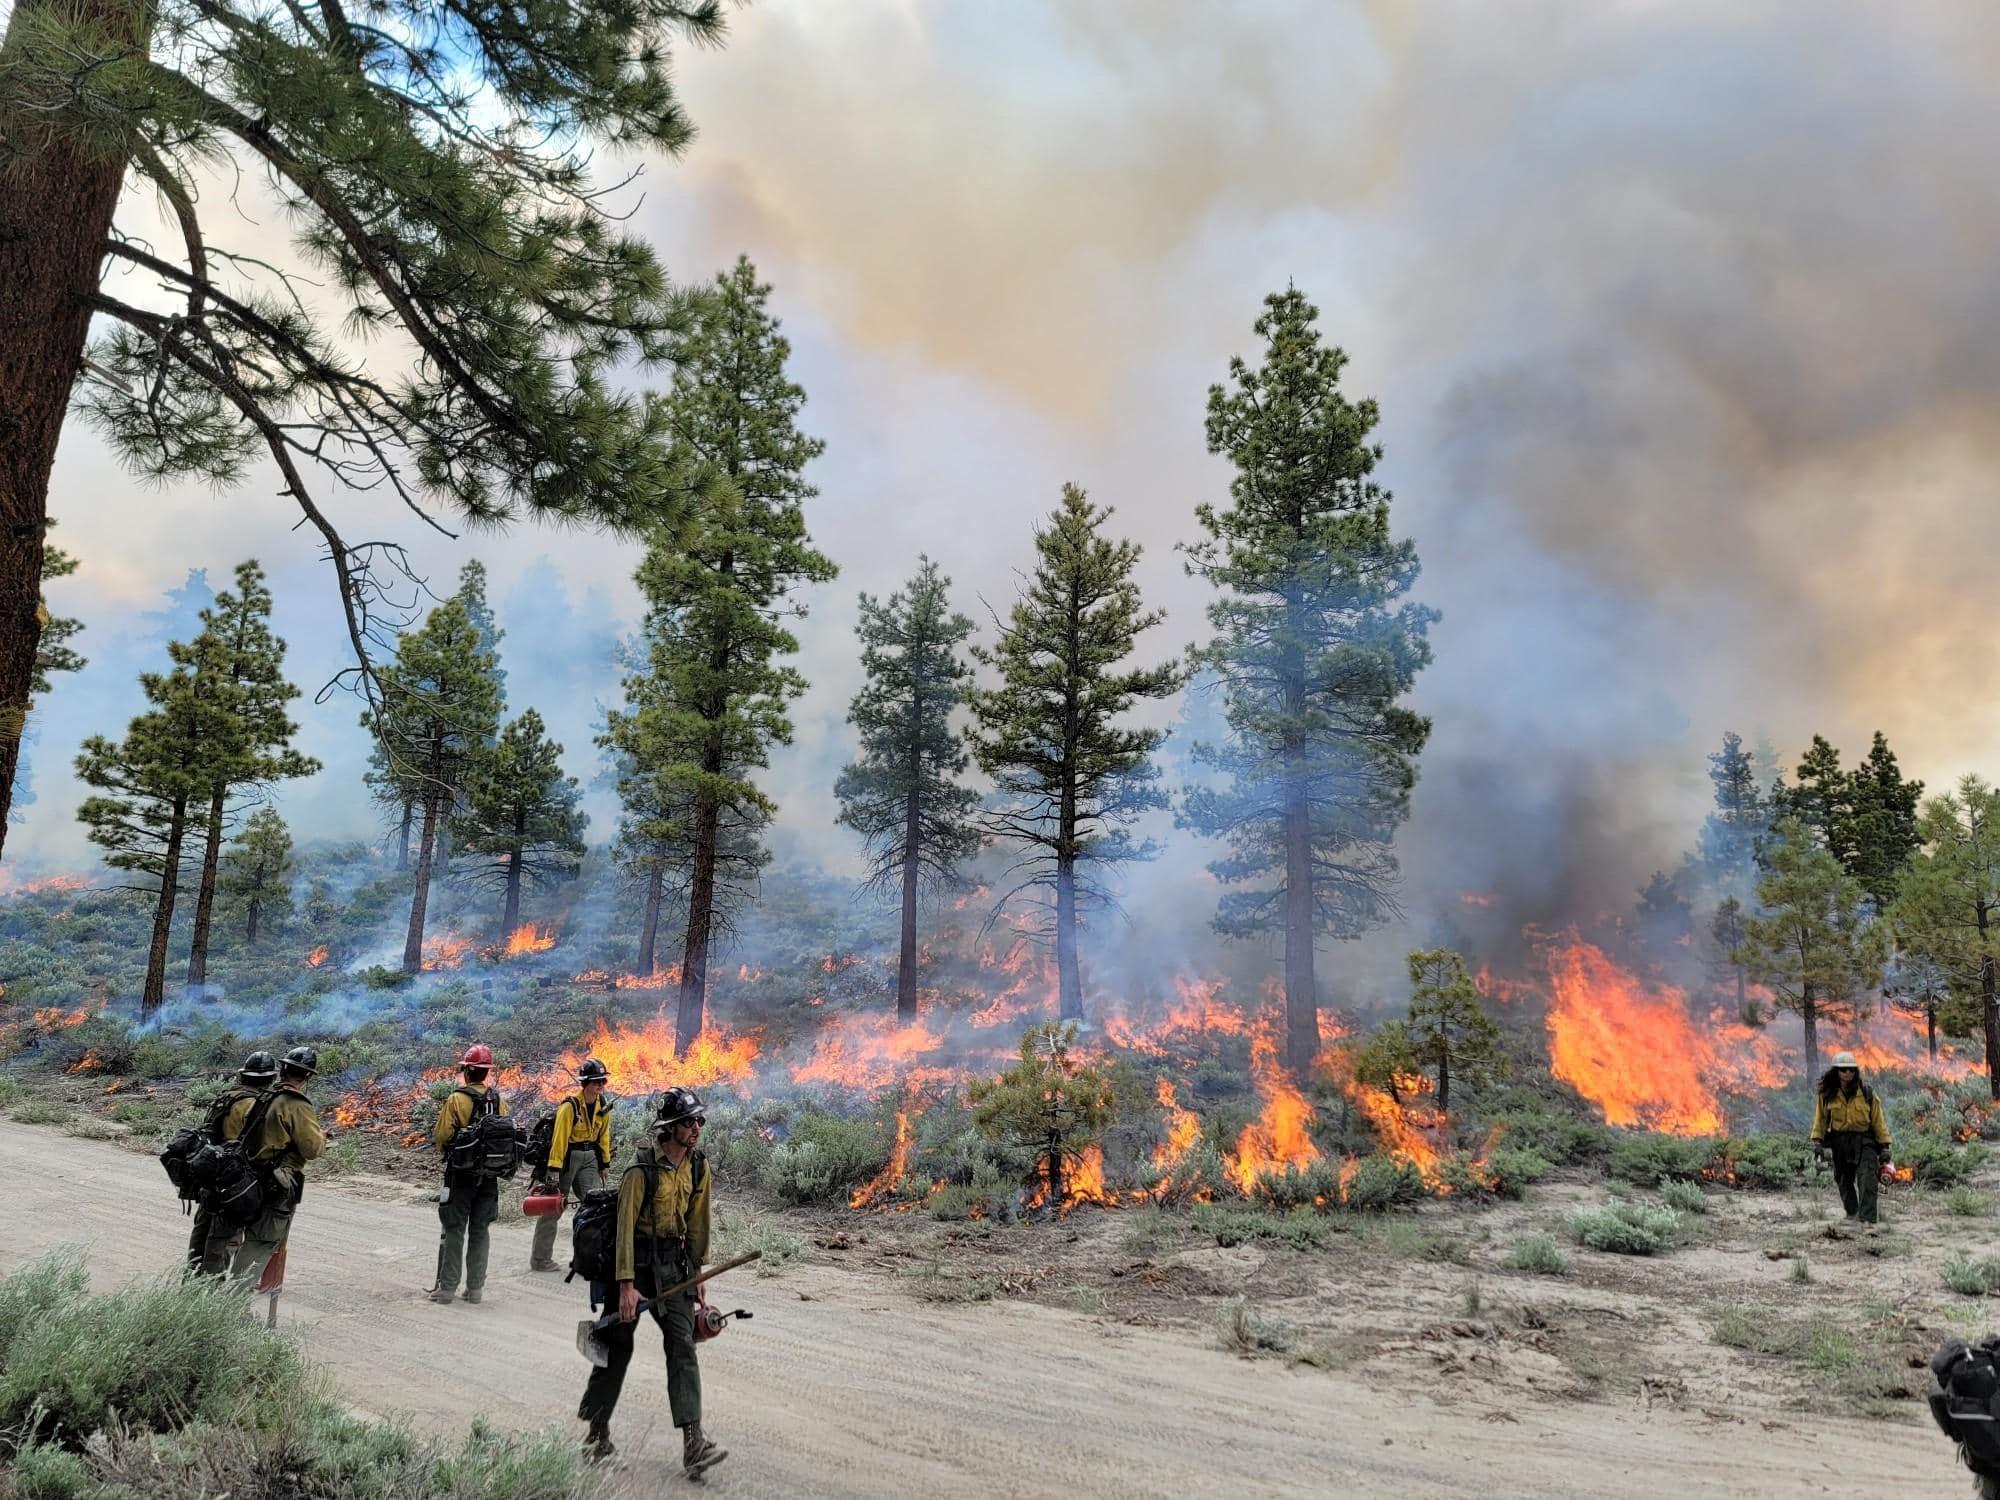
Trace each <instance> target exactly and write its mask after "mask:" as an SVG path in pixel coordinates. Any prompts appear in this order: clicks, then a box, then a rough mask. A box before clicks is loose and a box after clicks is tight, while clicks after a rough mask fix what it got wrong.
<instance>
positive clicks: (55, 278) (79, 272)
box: [0, 0, 151, 847]
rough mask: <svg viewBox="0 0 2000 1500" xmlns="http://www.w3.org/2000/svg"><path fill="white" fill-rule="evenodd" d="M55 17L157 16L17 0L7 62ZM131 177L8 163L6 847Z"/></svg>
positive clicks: (81, 159)
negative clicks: (78, 395)
mask: <svg viewBox="0 0 2000 1500" xmlns="http://www.w3.org/2000/svg"><path fill="white" fill-rule="evenodd" d="M57 11H60V12H61V13H62V14H64V15H65V16H68V17H74V18H78V19H83V20H87V21H91V22H95V23H97V24H98V25H101V26H103V27H104V28H105V29H106V30H107V31H108V32H109V33H110V34H111V35H112V36H114V37H116V38H118V39H120V40H129V41H130V42H131V43H132V44H134V45H135V46H140V45H143V44H144V43H145V41H146V40H147V32H148V28H149V26H150V16H151V12H150V10H149V9H148V8H147V7H145V6H141V5H137V4H133V3H130V0H16V3H15V5H14V7H13V14H12V16H11V18H10V19H9V21H8V24H7V34H6V37H5V38H4V39H0V57H6V56H7V54H9V53H11V52H13V51H15V50H16V49H17V48H18V47H19V46H21V45H22V41H23V38H24V37H25V36H26V35H27V34H28V33H29V31H30V30H31V29H32V28H34V27H35V26H36V25H38V24H39V23H40V22H41V20H42V19H43V18H44V17H45V16H47V15H49V14H52V13H55V12H57ZM124 178H125V164H124V162H123V161H121V160H118V159H116V158H110V159H106V158H102V157H97V156H91V155H87V154H85V153H84V152H82V151H80V150H77V149H75V148H74V147H72V146H69V145H67V144H65V143H63V142H61V141H56V142H53V143H50V144H47V145H45V146H43V147H42V148H41V149H39V150H30V151H29V152H28V153H27V154H25V155H23V156H21V157H19V158H16V159H14V160H12V161H10V162H8V163H6V164H5V165H0V847H4V846H5V843H6V838H7V818H8V812H9V809H10V808H11V807H12V804H13V799H14V774H15V772H16V770H17V769H18V767H19V765H20V759H21V736H22V733H23V732H24V731H25V729H26V727H27V717H28V695H29V689H30V687H31V685H32V683H33V681H34V675H35V652H36V650H37V649H38V648H39V647H40V645H41V637H42V624H41V619H42V617H41V597H42V537H43V533H44V531H45V530H46V528H47V525H48V499H49V472H50V470H51V469H53V468H54V466H55V460H56V444H57V441H58V439H59V438H60V437H61V435H62V422H63V414H64V413H65V412H66V411H67V410H68V408H69V394H70V387H71V386H72V385H73V384H74V383H75V381H76V377H77V372H78V371H79V370H80V369H81V368H82V365H83V349H84V343H85V340H86V337H87V336H88V333H89V328H90V309H89V307H88V306H87V305H86V304H85V301H84V299H85V298H86V297H88V296H90V295H91V294H92V293H94V292H95V291H96V290H97V285H98V271H99V267H100V265H101V263H102V261H103V257H104V242H105V239H106V236H107V235H108V234H109V233H110V229H111V216H112V213H113V211H114V210H115V209H116V208H117V206H118V190H119V186H120V184H121V183H122V182H123V181H124Z"/></svg>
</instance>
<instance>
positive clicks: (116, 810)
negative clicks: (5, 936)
mask: <svg viewBox="0 0 2000 1500" xmlns="http://www.w3.org/2000/svg"><path fill="white" fill-rule="evenodd" d="M139 682H140V686H141V688H142V689H143V691H144V692H145V695H146V700H147V702H149V703H151V704H152V705H153V706H152V707H151V708H150V709H148V710H147V711H146V712H145V713H142V714H140V715H139V716H138V717H137V718H135V719H133V720H132V722H131V724H130V725H129V726H128V727H127V729H126V731H125V737H124V738H123V739H122V740H118V741H113V740H110V739H107V738H106V737H105V736H103V735H92V736H91V737H90V738H89V739H87V740H85V741H84V742H83V748H82V750H81V752H80V753H79V754H78V756H77V758H76V770H77V775H78V776H80V777H81V778H82V779H83V780H84V782H85V783H87V784H88V785H90V786H92V787H95V788H96V789H97V792H98V794H99V795H97V796H93V797H86V798H85V799H84V801H83V803H82V805H81V806H80V807H78V808H77V817H78V818H79V819H80V820H81V821H82V822H83V823H84V824H85V825H86V826H87V827H88V829H89V838H90V841H91V842H92V843H94V844H96V845H98V846H100V847H101V848H103V849H105V850H107V851H108V853H107V854H106V855H105V861H104V862H105V863H106V864H108V865H110V866H111V867H112V868H113V869H118V870H130V871H133V872H134V873H135V874H139V875H142V876H144V877H146V878H147V879H148V880H150V881H151V882H152V885H153V932H152V938H151V940H150V942H149V943H148V945H147V950H146V977H145V981H144V984H143V986H142V988H141V990H140V996H139V1008H140V1010H141V1011H142V1012H143V1013H145V1014H148V1015H150V1014H151V1013H152V1012H153V1011H155V1010H158V1009H159V1008H160V1006H161V1004H162V1003H164V1002H165V1000H166V979H167V942H168V939H169V937H170V936H171V934H172V930H173V922H174V907H175V904H176V902H177V900H178V897H179V891H180V881H181V877H182V875H183V874H184V873H185V866H186V863H187V858H188V845H187V841H188V839H189V837H190V836H191V835H199V834H200V833H201V832H202V829H203V820H204V818H205V815H206V813H207V809H208V788H209V786H210V785H211V783H212V781H213V779H214V775H215V769H216V764H217V760H218V758H219V753H220V755H222V756H226V754H227V751H226V749H225V750H221V751H220V752H219V749H218V747H219V746H221V745H222V742H223V734H224V731H223V728H222V725H221V724H220V723H219V722H218V720H219V718H220V716H221V713H222V712H223V710H220V709H219V707H218V705H217V702H216V695H215V693H214V691H213V687H214V685H213V684H212V683H209V682H204V681H202V680H201V679H200V677H199V676H198V675H197V673H195V672H194V671H193V670H191V669H190V668H188V667H186V666H179V667H176V668H174V670H173V671H171V672H164V673H161V672H148V673H145V674H144V675H142V676H141V677H140V679H139Z"/></svg>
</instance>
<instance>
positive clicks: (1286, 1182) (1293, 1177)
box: [1251, 1157, 1340, 1213]
mask: <svg viewBox="0 0 2000 1500" xmlns="http://www.w3.org/2000/svg"><path fill="white" fill-rule="evenodd" d="M1251 1196H1252V1197H1254V1198H1255V1199H1256V1200H1257V1201H1258V1202H1259V1203H1264V1204H1268V1205H1269V1206H1270V1207H1272V1208H1274V1209H1276V1210H1278V1212H1280V1213H1290V1212H1291V1211H1292V1210H1293V1209H1297V1208H1319V1209H1331V1208H1335V1207H1338V1206H1339V1203H1340V1167H1339V1165H1338V1164H1337V1163H1335V1162H1332V1161H1329V1160H1327V1159H1326V1158H1325V1157H1321V1158H1320V1159H1319V1160H1318V1161H1313V1162H1307V1163H1306V1164H1305V1165H1303V1166H1300V1165H1296V1164H1294V1165H1289V1166H1285V1167H1282V1168H1279V1169H1278V1170H1276V1171H1271V1172H1262V1173H1259V1174H1258V1177H1257V1180H1256V1181H1255V1182H1254V1183H1253V1184H1251Z"/></svg>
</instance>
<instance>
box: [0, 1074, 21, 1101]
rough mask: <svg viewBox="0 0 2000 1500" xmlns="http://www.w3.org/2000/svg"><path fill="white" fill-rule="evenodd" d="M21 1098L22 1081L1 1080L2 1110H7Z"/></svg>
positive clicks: (0, 1097) (0, 1099)
mask: <svg viewBox="0 0 2000 1500" xmlns="http://www.w3.org/2000/svg"><path fill="white" fill-rule="evenodd" d="M20 1097H21V1080H20V1079H18V1078H0V1109H6V1108H7V1107H8V1106H10V1105H12V1104H13V1103H15V1101H17V1100H18V1099H19V1098H20Z"/></svg>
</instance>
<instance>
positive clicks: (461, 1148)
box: [444, 1088, 521, 1182]
mask: <svg viewBox="0 0 2000 1500" xmlns="http://www.w3.org/2000/svg"><path fill="white" fill-rule="evenodd" d="M452 1092H453V1093H454V1094H463V1095H465V1096H466V1097H467V1098H468V1099H470V1100H471V1101H472V1117H471V1118H470V1119H469V1120H467V1121H466V1122H465V1123H464V1124H463V1125H461V1126H459V1127H458V1132H457V1133H456V1134H455V1135H453V1136H452V1138H451V1144H450V1145H448V1146H446V1147H445V1151H444V1164H445V1170H446V1171H448V1172H456V1173H462V1174H464V1175H465V1176H468V1177H475V1176H476V1177H478V1178H479V1179H480V1181H482V1182H487V1181H493V1182H497V1181H499V1180H501V1179H502V1178H507V1177H512V1176H513V1175H514V1174H515V1173H516V1172H517V1171H519V1170H520V1167H521V1130H520V1127H519V1126H517V1125H516V1124H515V1123H514V1122H513V1121H512V1120H510V1119H509V1118H508V1117H507V1116H505V1115H503V1114H501V1113H500V1095H499V1092H498V1091H497V1090H495V1089H491V1088H489V1089H487V1090H486V1092H485V1093H483V1094H482V1093H480V1092H479V1091H478V1090H477V1089H473V1088H456V1089H453V1090H452Z"/></svg>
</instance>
